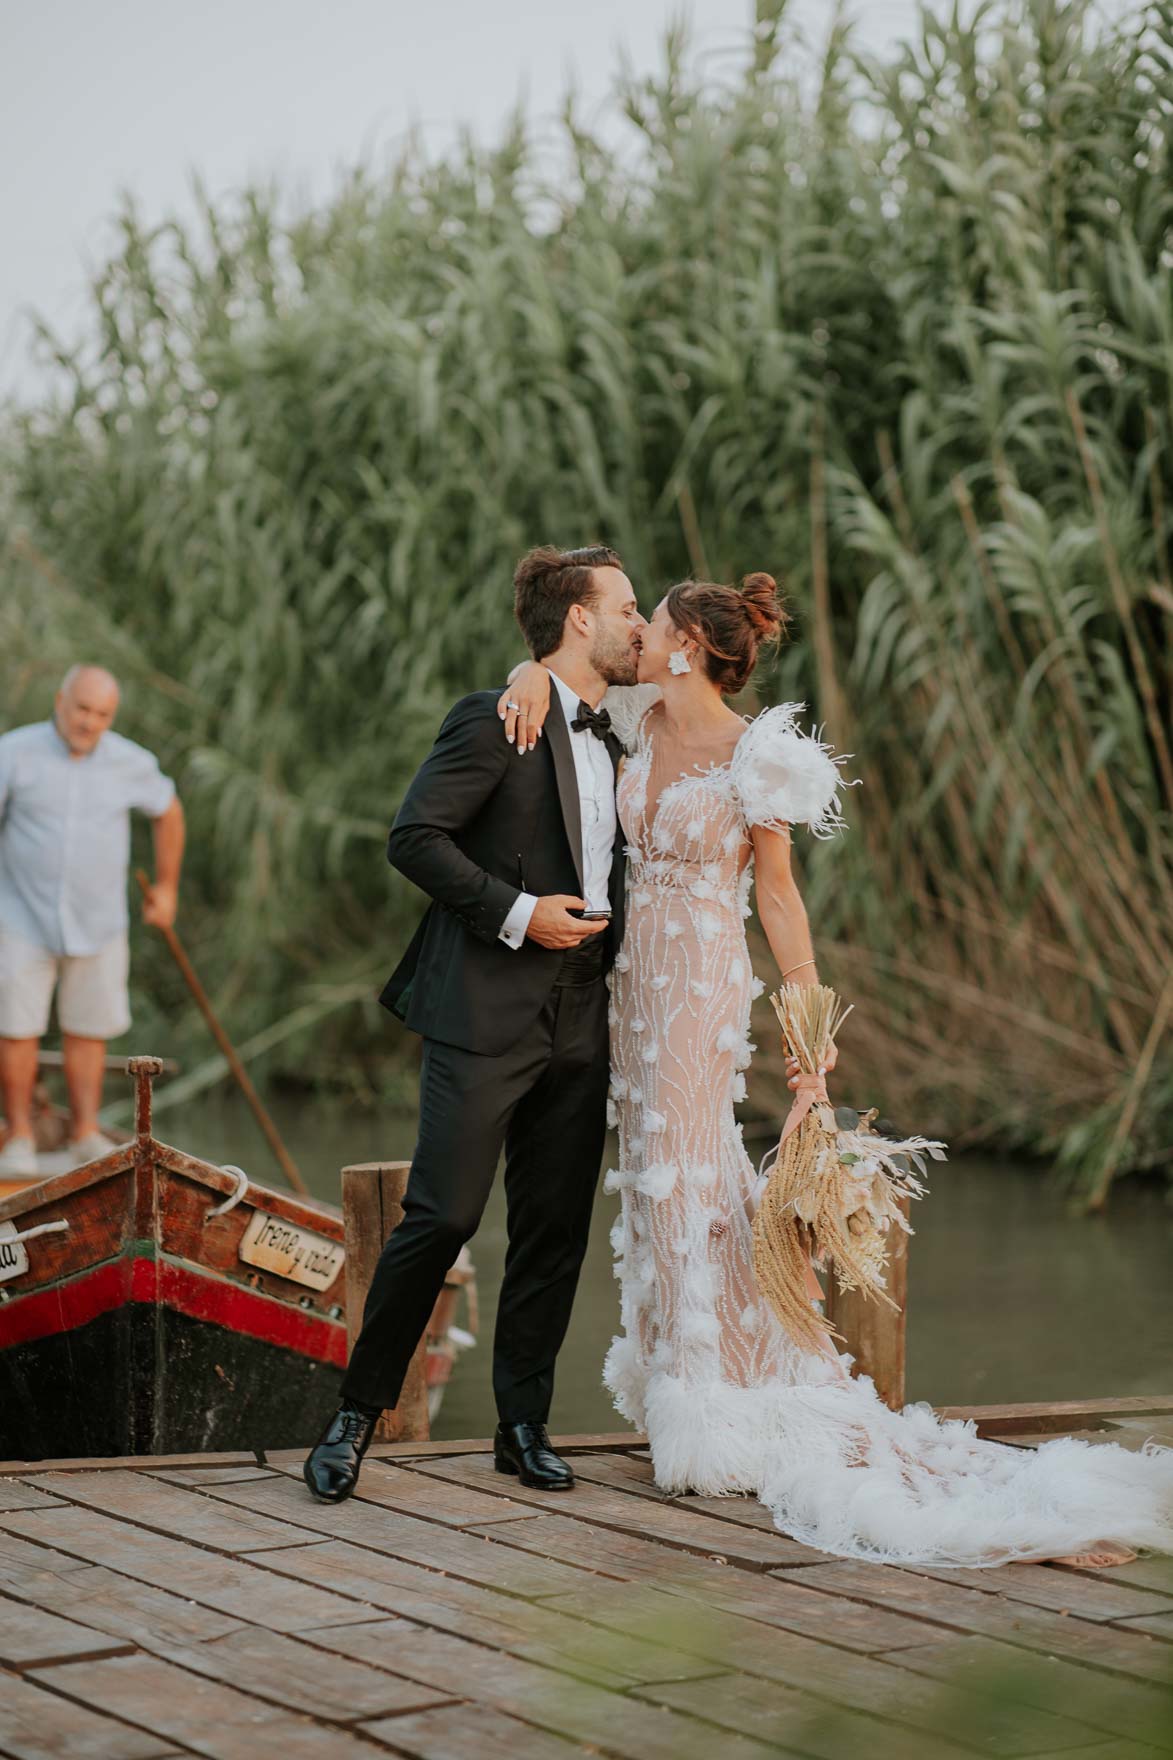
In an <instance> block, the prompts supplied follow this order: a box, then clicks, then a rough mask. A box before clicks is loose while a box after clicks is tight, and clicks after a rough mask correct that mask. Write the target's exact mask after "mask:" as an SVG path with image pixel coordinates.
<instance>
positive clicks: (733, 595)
mask: <svg viewBox="0 0 1173 1760" xmlns="http://www.w3.org/2000/svg"><path fill="white" fill-rule="evenodd" d="M667 605H668V615H669V617H670V618H671V619H672V621H673V623H674V624H675V625H676V627H677V629H681V630H684V631H686V632H687V633H688V634H689V635H690V636H691V637H692V639H693V640H694V641H695V642H696V644H697V646H698V648H700V650H701V652H702V653H703V654H704V657H705V661H704V663H705V669H706V671H707V672H708V675H709V677H710V678H711V679H712V681H713V683H714V684H715V685H716V686H717V687H718V689H719V690H722V691H724V692H725V693H726V694H727V695H729V696H732V695H733V694H734V693H735V692H737V691H739V690H741V688H742V687H743V685H745V684H746V682H747V681H748V679H749V676H750V674H751V673H752V671H753V669H754V667H755V666H756V665H757V660H758V651H759V649H760V648H761V646H762V644H763V643H764V642H776V641H777V640H778V638H779V636H780V635H781V634H782V631H783V629H784V628H785V626H786V624H787V623H788V622H789V618H788V616H787V614H786V612H785V611H784V610H783V608H782V605H781V603H780V602H779V599H778V586H777V582H776V581H775V580H774V577H773V576H772V575H768V574H748V575H746V577H745V579H744V580H743V581H742V583H741V587H740V590H739V589H738V588H737V587H721V586H716V585H714V584H713V583H711V582H709V581H681V582H680V583H679V584H678V585H677V586H675V587H672V588H670V589H669V592H668V597H667Z"/></svg>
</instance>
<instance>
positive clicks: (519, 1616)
mask: <svg viewBox="0 0 1173 1760" xmlns="http://www.w3.org/2000/svg"><path fill="white" fill-rule="evenodd" d="M266 1562H269V1563H272V1564H274V1566H275V1568H283V1569H287V1570H288V1571H289V1573H290V1574H291V1575H294V1576H297V1575H300V1574H302V1573H304V1572H305V1571H306V1570H307V1569H308V1568H309V1564H308V1559H307V1557H306V1556H305V1555H304V1554H303V1553H302V1552H301V1551H300V1549H299V1550H298V1551H297V1552H294V1553H291V1554H290V1555H289V1557H288V1559H287V1560H281V1559H280V1558H279V1557H277V1556H276V1555H270V1558H269V1559H268V1560H267V1561H266ZM314 1562H315V1564H316V1563H318V1562H319V1560H318V1559H317V1558H315V1561H314ZM327 1563H328V1567H329V1572H330V1577H329V1580H330V1582H331V1583H332V1584H333V1586H334V1587H335V1588H336V1589H338V1590H339V1591H340V1592H342V1593H350V1594H353V1595H355V1596H356V1597H357V1598H360V1599H361V1600H362V1601H365V1602H367V1603H368V1604H370V1606H372V1607H375V1608H379V1609H381V1610H382V1612H383V1613H384V1614H389V1615H392V1616H397V1617H398V1618H399V1620H400V1621H402V1622H404V1623H405V1629H406V1627H407V1625H408V1624H410V1626H411V1627H415V1626H417V1625H422V1626H427V1627H430V1628H432V1629H434V1630H436V1631H440V1632H444V1633H447V1634H448V1635H450V1636H454V1637H466V1638H470V1639H472V1640H474V1641H475V1642H478V1643H484V1644H488V1645H491V1646H492V1647H494V1648H496V1649H498V1650H504V1651H508V1652H509V1653H510V1654H511V1655H514V1656H518V1657H522V1658H525V1659H527V1660H531V1661H540V1662H544V1663H548V1664H549V1665H550V1666H551V1667H557V1668H561V1669H562V1670H563V1671H564V1672H565V1673H567V1674H573V1675H576V1676H578V1677H579V1678H580V1679H582V1680H587V1681H591V1682H593V1683H594V1684H596V1685H600V1686H614V1687H617V1688H620V1689H625V1688H627V1687H629V1686H633V1685H640V1684H642V1683H644V1682H646V1681H654V1680H672V1679H686V1678H689V1677H690V1676H692V1675H697V1674H704V1673H711V1672H712V1669H711V1668H706V1667H704V1666H703V1665H702V1664H700V1663H698V1661H697V1659H696V1658H695V1657H689V1656H687V1655H681V1654H680V1653H677V1652H673V1651H672V1650H671V1649H670V1648H667V1647H665V1646H663V1645H659V1644H651V1643H646V1642H644V1641H643V1638H642V1635H641V1634H636V1635H635V1637H634V1639H631V1638H627V1637H625V1639H624V1642H623V1645H622V1646H621V1647H620V1648H619V1649H618V1650H616V1647H615V1646H614V1645H611V1646H610V1647H608V1646H606V1645H602V1644H599V1643H598V1642H597V1641H596V1640H597V1637H598V1634H597V1633H596V1632H594V1631H593V1630H592V1628H591V1627H589V1626H586V1625H584V1624H583V1623H582V1622H581V1621H579V1620H576V1619H573V1618H570V1617H569V1616H567V1615H565V1614H562V1613H558V1612H553V1611H551V1610H550V1607H549V1603H548V1602H540V1603H530V1602H526V1601H522V1600H520V1599H518V1598H517V1597H515V1596H508V1595H500V1594H494V1593H493V1592H492V1591H490V1590H487V1589H485V1588H483V1587H481V1586H480V1585H478V1584H473V1583H467V1582H463V1581H461V1580H459V1579H458V1578H454V1577H450V1576H446V1575H444V1574H442V1573H440V1572H431V1571H427V1570H425V1569H423V1568H422V1567H420V1566H418V1565H412V1564H404V1563H403V1562H402V1561H400V1560H398V1559H394V1558H391V1557H389V1556H387V1555H385V1554H379V1553H372V1552H367V1551H364V1549H363V1548H361V1547H356V1546H351V1545H348V1544H345V1543H343V1542H337V1543H336V1544H335V1545H334V1546H333V1547H332V1548H331V1552H330V1554H329V1557H328V1560H327ZM584 1580H585V1581H587V1582H597V1581H600V1579H598V1578H585V1579H584ZM377 1623H378V1625H379V1630H378V1632H377V1633H376V1634H374V1635H373V1636H372V1635H371V1634H369V1633H368V1632H367V1629H366V1627H365V1626H360V1625H358V1624H357V1623H355V1625H354V1628H353V1629H355V1630H356V1631H358V1632H360V1633H361V1635H362V1642H363V1643H364V1645H370V1646H371V1654H370V1657H369V1660H374V1661H378V1660H379V1658H384V1659H387V1660H386V1661H385V1662H384V1663H381V1664H380V1665H381V1666H387V1667H389V1668H391V1669H393V1670H395V1669H396V1668H397V1667H398V1664H397V1663H396V1661H395V1660H394V1659H393V1655H392V1652H391V1651H389V1650H388V1648H387V1646H388V1645H394V1644H395V1642H396V1637H395V1633H394V1632H392V1631H390V1630H388V1628H387V1623H386V1621H385V1620H384V1621H379V1622H377ZM307 1636H309V1637H312V1638H314V1640H315V1642H317V1641H320V1642H322V1643H328V1644H331V1645H333V1644H335V1643H336V1642H337V1639H336V1637H327V1636H322V1635H320V1634H314V1633H309V1634H307ZM346 1642H347V1644H350V1643H351V1642H352V1640H351V1639H350V1638H349V1637H347V1639H346ZM353 1642H356V1643H357V1642H358V1640H357V1639H356V1640H354V1641H353ZM407 1642H408V1639H407V1638H406V1637H405V1638H404V1643H405V1644H406V1643H407ZM347 1654H354V1655H358V1654H360V1652H359V1651H358V1650H348V1652H347Z"/></svg>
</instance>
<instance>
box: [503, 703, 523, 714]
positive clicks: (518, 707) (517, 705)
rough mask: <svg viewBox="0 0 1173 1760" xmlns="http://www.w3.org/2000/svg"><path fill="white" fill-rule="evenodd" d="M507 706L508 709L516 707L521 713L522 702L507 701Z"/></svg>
mask: <svg viewBox="0 0 1173 1760" xmlns="http://www.w3.org/2000/svg"><path fill="white" fill-rule="evenodd" d="M505 707H506V708H507V709H515V710H516V711H517V713H518V714H519V715H520V714H521V704H520V703H514V702H508V703H506V705H505Z"/></svg>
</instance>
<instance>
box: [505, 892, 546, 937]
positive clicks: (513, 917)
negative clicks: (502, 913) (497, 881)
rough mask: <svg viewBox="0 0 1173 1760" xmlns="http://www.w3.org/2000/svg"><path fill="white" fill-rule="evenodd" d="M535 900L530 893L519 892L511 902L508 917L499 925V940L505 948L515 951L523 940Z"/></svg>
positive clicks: (535, 903)
mask: <svg viewBox="0 0 1173 1760" xmlns="http://www.w3.org/2000/svg"><path fill="white" fill-rule="evenodd" d="M537 902H538V901H537V899H536V898H535V896H534V894H533V893H532V892H519V893H518V895H517V897H516V898H515V899H514V901H513V905H512V907H511V909H510V912H509V915H508V916H507V917H506V919H505V921H504V922H503V923H502V925H501V929H500V934H499V939H500V940H501V941H503V942H504V943H505V945H506V947H512V948H513V949H514V951H516V950H517V948H519V947H520V946H521V944H522V942H523V941H524V940H525V933H526V930H527V929H528V928H529V920H530V918H531V917H532V916H533V914H534V909H535V907H536V905H537Z"/></svg>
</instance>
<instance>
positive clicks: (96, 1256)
mask: <svg viewBox="0 0 1173 1760" xmlns="http://www.w3.org/2000/svg"><path fill="white" fill-rule="evenodd" d="M161 1067H162V1066H161V1064H160V1062H159V1060H158V1059H157V1058H148V1057H140V1058H132V1059H130V1060H129V1069H130V1072H131V1073H132V1074H133V1076H134V1078H135V1082H136V1089H137V1092H136V1130H135V1135H134V1136H133V1137H128V1138H127V1139H126V1141H125V1142H123V1143H120V1144H119V1145H118V1146H117V1147H116V1148H114V1149H113V1150H112V1151H111V1152H110V1153H109V1154H107V1155H105V1156H103V1157H102V1158H101V1159H100V1160H98V1161H92V1162H90V1163H88V1165H86V1166H84V1167H79V1168H74V1169H72V1170H70V1171H68V1172H64V1173H60V1174H56V1175H53V1176H51V1177H49V1178H47V1179H42V1180H38V1181H36V1182H31V1183H27V1184H22V1186H21V1188H20V1189H18V1190H16V1191H13V1192H11V1193H10V1195H8V1196H7V1197H5V1198H3V1199H0V1458H8V1459H47V1458H51V1457H58V1456H64V1455H71V1456H76V1455H82V1456H106V1455H126V1454H160V1453H166V1454H170V1453H177V1452H183V1451H187V1450H200V1451H205V1450H222V1449H240V1448H262V1447H264V1448H278V1447H298V1446H300V1445H302V1444H303V1443H306V1442H308V1441H312V1439H313V1438H314V1436H315V1435H316V1434H317V1431H318V1429H319V1428H320V1427H321V1425H322V1424H323V1423H324V1422H325V1420H326V1418H327V1416H328V1415H329V1413H330V1411H331V1410H332V1409H333V1407H334V1405H335V1404H336V1403H337V1398H338V1392H339V1387H340V1383H341V1379H342V1371H343V1368H344V1367H345V1363H346V1357H347V1329H346V1312H345V1308H346V1288H345V1286H346V1273H345V1249H344V1244H343V1226H342V1216H341V1212H340V1211H339V1210H338V1209H337V1208H336V1207H335V1206H333V1205H330V1204H326V1203H322V1202H319V1201H317V1200H315V1199H310V1198H303V1197H299V1196H296V1195H295V1194H293V1193H289V1192H283V1191H274V1190H271V1189H269V1188H267V1187H265V1186H262V1185H258V1184H257V1183H255V1182H254V1181H252V1180H250V1179H249V1178H248V1177H247V1175H245V1174H244V1173H243V1172H242V1171H241V1170H240V1169H237V1168H223V1167H214V1166H212V1165H211V1164H210V1163H209V1162H206V1161H200V1160H198V1159H197V1158H196V1157H195V1156H193V1155H188V1154H185V1153H184V1152H183V1151H182V1150H180V1149H176V1148H172V1147H171V1146H170V1145H168V1144H166V1143H162V1142H159V1141H158V1140H157V1139H156V1138H155V1137H154V1135H153V1134H152V1129H151V1081H152V1080H153V1078H154V1077H155V1075H157V1074H158V1073H160V1070H161ZM470 1276H471V1265H468V1266H466V1267H460V1266H459V1265H458V1266H457V1267H454V1269H453V1277H452V1288H451V1289H450V1290H449V1289H446V1290H445V1292H444V1293H443V1294H442V1296H441V1298H440V1302H439V1303H438V1304H437V1315H436V1316H435V1317H434V1319H433V1324H432V1326H431V1327H430V1328H429V1331H430V1332H432V1331H437V1328H439V1327H441V1326H442V1331H437V1336H436V1338H435V1340H430V1341H429V1342H430V1343H431V1344H433V1346H434V1355H435V1363H434V1365H433V1364H432V1363H431V1362H429V1376H428V1379H429V1384H430V1386H431V1387H432V1388H433V1389H434V1390H435V1391H436V1392H437V1394H438V1395H439V1396H440V1397H442V1392H443V1385H444V1383H445V1381H446V1380H447V1374H448V1372H449V1371H450V1368H451V1361H452V1355H453V1354H454V1348H455V1346H454V1341H452V1339H451V1338H450V1336H449V1331H450V1327H451V1321H452V1316H451V1314H449V1313H447V1312H446V1311H443V1312H442V1310H446V1303H448V1304H449V1305H450V1304H451V1302H453V1301H454V1300H455V1298H456V1295H457V1293H458V1290H457V1286H458V1285H459V1284H461V1283H464V1284H466V1285H467V1283H468V1280H469V1277H470ZM432 1354H433V1352H431V1351H430V1352H429V1355H430V1356H431V1355H432ZM429 1403H430V1404H431V1403H432V1401H431V1400H430V1401H429ZM436 1404H437V1405H438V1399H437V1401H436Z"/></svg>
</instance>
